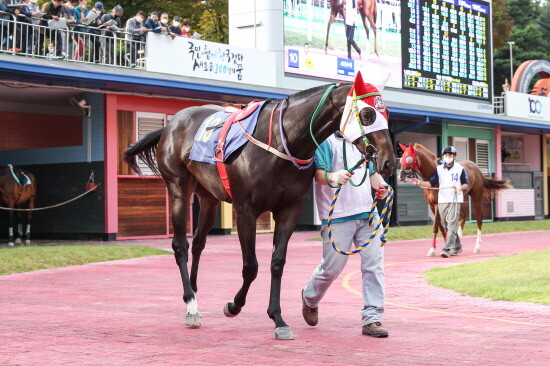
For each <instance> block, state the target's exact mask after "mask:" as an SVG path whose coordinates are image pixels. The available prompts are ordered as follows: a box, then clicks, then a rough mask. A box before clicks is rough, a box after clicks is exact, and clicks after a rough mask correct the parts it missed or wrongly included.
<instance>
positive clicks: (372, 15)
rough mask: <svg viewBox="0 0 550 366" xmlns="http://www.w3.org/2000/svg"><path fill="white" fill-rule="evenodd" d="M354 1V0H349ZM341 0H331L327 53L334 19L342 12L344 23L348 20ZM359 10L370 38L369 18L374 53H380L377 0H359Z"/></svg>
mask: <svg viewBox="0 0 550 366" xmlns="http://www.w3.org/2000/svg"><path fill="white" fill-rule="evenodd" d="M347 1H352V0H347ZM341 2H342V1H341V0H330V17H329V20H328V24H327V37H326V40H325V53H327V48H328V35H329V32H330V26H331V25H332V23H334V20H335V19H336V17H337V16H338V14H340V16H341V17H342V19H344V24H345V22H346V14H345V9H344V7H343V6H342V4H341ZM357 11H358V12H359V15H360V16H361V20H362V22H363V26H364V27H365V31H366V32H367V39H369V38H370V35H369V27H368V25H367V20H368V22H369V24H370V26H371V28H372V33H373V34H374V53H376V55H378V46H377V42H376V32H377V29H376V16H377V13H376V0H357Z"/></svg>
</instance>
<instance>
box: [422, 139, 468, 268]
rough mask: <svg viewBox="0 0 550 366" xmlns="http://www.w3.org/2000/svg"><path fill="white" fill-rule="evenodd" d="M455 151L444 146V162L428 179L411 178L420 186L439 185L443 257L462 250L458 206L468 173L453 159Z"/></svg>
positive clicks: (466, 182) (461, 200)
mask: <svg viewBox="0 0 550 366" xmlns="http://www.w3.org/2000/svg"><path fill="white" fill-rule="evenodd" d="M456 153H457V152H456V149H455V147H454V146H447V147H445V148H444V149H443V151H442V152H441V155H442V156H443V162H444V163H443V164H441V165H439V166H438V167H437V169H436V170H435V171H434V173H433V175H432V176H431V178H430V180H428V181H420V180H418V179H416V178H413V179H412V183H413V184H416V185H417V186H420V187H425V188H430V187H435V186H438V185H439V193H438V196H437V206H438V210H439V217H440V218H441V225H442V226H443V228H444V229H445V231H446V232H447V240H446V242H445V247H444V248H443V250H442V251H441V256H442V257H443V258H448V257H451V256H455V255H458V254H459V253H460V252H462V244H461V243H460V238H459V237H458V234H457V231H458V222H459V219H460V206H461V205H462V202H463V201H464V194H463V191H465V190H467V189H468V174H467V173H466V170H465V169H464V168H463V167H462V165H460V163H458V162H456V161H455V159H456Z"/></svg>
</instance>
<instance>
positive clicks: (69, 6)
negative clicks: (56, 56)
mask: <svg viewBox="0 0 550 366" xmlns="http://www.w3.org/2000/svg"><path fill="white" fill-rule="evenodd" d="M77 7H78V0H68V1H67V2H66V3H65V4H63V5H62V6H61V18H65V23H67V26H68V27H72V26H74V25H75V24H76V19H75V15H74V13H75V9H76V8H77ZM70 42H72V41H71V39H70V37H68V33H63V35H62V37H61V56H62V57H65V56H67V50H68V49H71V48H72V47H71V46H70V45H69V43H70Z"/></svg>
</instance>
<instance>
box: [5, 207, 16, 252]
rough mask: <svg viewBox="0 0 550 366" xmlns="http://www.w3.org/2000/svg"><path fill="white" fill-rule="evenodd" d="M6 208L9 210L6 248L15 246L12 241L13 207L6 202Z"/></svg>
mask: <svg viewBox="0 0 550 366" xmlns="http://www.w3.org/2000/svg"><path fill="white" fill-rule="evenodd" d="M7 206H8V207H9V208H11V210H10V211H9V224H8V246H9V247H13V246H14V245H15V243H14V240H13V220H14V218H13V216H14V215H13V208H15V205H14V204H13V202H7Z"/></svg>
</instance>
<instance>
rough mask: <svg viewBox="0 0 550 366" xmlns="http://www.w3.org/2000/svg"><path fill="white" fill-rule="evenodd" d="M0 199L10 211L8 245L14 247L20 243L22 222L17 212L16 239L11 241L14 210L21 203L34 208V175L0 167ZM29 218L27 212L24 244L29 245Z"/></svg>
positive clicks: (8, 167)
mask: <svg viewBox="0 0 550 366" xmlns="http://www.w3.org/2000/svg"><path fill="white" fill-rule="evenodd" d="M12 171H13V174H15V175H16V176H17V178H18V179H19V181H20V182H21V184H22V185H20V184H19V183H18V182H17V181H16V180H15V178H14V176H13V174H12ZM27 178H28V179H29V180H30V183H28V184H25V183H27ZM0 197H1V198H2V201H3V202H4V203H5V204H6V206H7V207H8V208H9V209H10V210H9V215H10V220H9V228H8V245H9V246H14V244H19V243H21V237H23V222H22V220H21V217H22V214H21V212H20V211H19V212H17V216H18V218H19V220H18V221H19V222H18V224H17V233H18V236H17V239H16V240H15V242H14V240H13V238H14V234H13V227H14V212H13V209H14V208H21V207H22V206H21V205H22V204H23V203H26V202H28V208H29V209H33V208H34V201H35V199H36V180H35V178H34V175H32V174H31V173H29V172H27V171H25V170H21V169H15V168H13V170H12V168H11V166H0ZM31 216H32V211H28V212H27V225H26V229H25V233H24V235H25V243H26V244H30V242H31Z"/></svg>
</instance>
